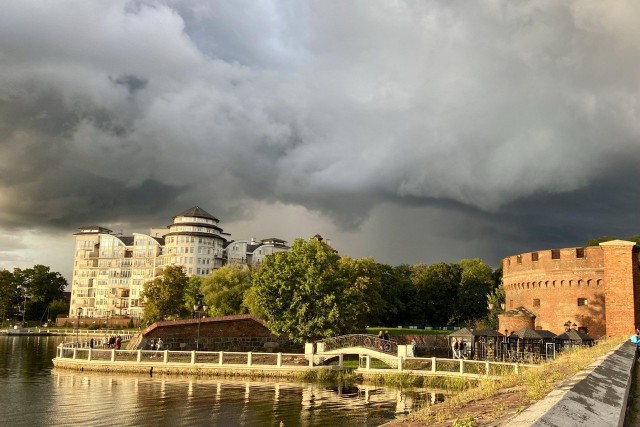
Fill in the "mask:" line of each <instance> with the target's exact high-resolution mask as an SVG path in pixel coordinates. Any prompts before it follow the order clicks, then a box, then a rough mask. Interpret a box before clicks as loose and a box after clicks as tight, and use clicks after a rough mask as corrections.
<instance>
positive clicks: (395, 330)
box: [367, 326, 453, 336]
mask: <svg viewBox="0 0 640 427" xmlns="http://www.w3.org/2000/svg"><path fill="white" fill-rule="evenodd" d="M379 331H383V332H384V331H388V332H389V335H391V336H394V335H449V334H450V333H451V332H453V331H438V330H432V329H409V328H387V327H384V326H380V327H376V328H367V333H368V334H371V335H378V332H379Z"/></svg>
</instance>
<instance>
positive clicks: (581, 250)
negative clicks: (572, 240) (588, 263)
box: [576, 248, 584, 258]
mask: <svg viewBox="0 0 640 427" xmlns="http://www.w3.org/2000/svg"><path fill="white" fill-rule="evenodd" d="M576 258H584V248H576Z"/></svg>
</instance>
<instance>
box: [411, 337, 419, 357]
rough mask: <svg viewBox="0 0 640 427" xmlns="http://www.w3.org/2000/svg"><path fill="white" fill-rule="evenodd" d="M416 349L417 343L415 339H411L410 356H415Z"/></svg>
mask: <svg viewBox="0 0 640 427" xmlns="http://www.w3.org/2000/svg"><path fill="white" fill-rule="evenodd" d="M417 349H418V343H417V342H416V339H415V338H414V339H412V340H411V357H416V350H417Z"/></svg>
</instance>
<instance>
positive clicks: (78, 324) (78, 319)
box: [76, 307, 82, 346]
mask: <svg viewBox="0 0 640 427" xmlns="http://www.w3.org/2000/svg"><path fill="white" fill-rule="evenodd" d="M77 314H78V315H77V316H76V346H77V345H78V333H79V332H80V315H81V314H82V307H78V312H77Z"/></svg>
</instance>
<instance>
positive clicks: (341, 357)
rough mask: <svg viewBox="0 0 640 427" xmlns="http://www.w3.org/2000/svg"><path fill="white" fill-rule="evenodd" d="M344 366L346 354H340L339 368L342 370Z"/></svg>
mask: <svg viewBox="0 0 640 427" xmlns="http://www.w3.org/2000/svg"><path fill="white" fill-rule="evenodd" d="M343 366H344V354H342V353H340V354H339V355H338V367H339V368H342V367H343Z"/></svg>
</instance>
